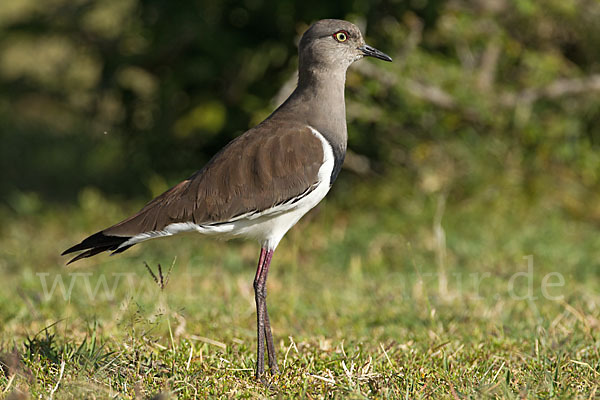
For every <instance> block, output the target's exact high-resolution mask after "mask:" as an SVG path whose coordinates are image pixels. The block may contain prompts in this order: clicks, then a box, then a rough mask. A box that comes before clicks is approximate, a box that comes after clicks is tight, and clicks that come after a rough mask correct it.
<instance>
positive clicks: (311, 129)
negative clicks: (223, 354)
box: [62, 19, 392, 381]
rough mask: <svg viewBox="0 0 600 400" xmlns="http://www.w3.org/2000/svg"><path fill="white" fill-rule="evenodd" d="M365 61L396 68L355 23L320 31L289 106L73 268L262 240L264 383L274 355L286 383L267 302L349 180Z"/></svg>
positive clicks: (260, 369)
mask: <svg viewBox="0 0 600 400" xmlns="http://www.w3.org/2000/svg"><path fill="white" fill-rule="evenodd" d="M364 57H374V58H377V59H380V60H384V61H392V59H391V57H390V56H388V55H387V54H385V53H383V52H381V51H380V50H377V49H376V48H374V47H371V46H369V45H367V44H366V43H365V40H364V39H363V35H362V34H361V32H360V30H359V28H358V27H357V26H356V25H354V24H352V23H350V22H348V21H344V20H338V19H323V20H319V21H317V22H315V23H313V24H312V25H311V26H310V27H309V28H308V29H307V30H306V31H305V32H304V34H303V35H302V37H301V39H300V42H299V46H298V82H297V85H296V88H295V90H294V91H293V92H292V94H291V95H290V96H289V97H288V98H287V100H285V101H284V102H283V103H282V104H281V105H280V106H279V107H278V108H277V109H276V110H275V111H273V113H272V114H270V115H269V116H268V117H267V118H266V119H265V120H264V121H262V122H261V123H260V124H258V125H257V126H255V127H253V128H251V129H249V130H248V131H246V132H245V133H243V134H241V135H240V136H238V137H237V138H235V139H233V140H232V141H231V142H229V144H227V145H226V146H225V147H224V148H223V149H221V150H220V151H219V152H218V153H217V154H216V155H215V156H214V157H212V158H211V159H210V161H209V162H208V163H207V164H206V165H205V166H204V167H203V168H202V169H200V170H199V171H197V172H195V173H194V174H192V175H191V176H190V177H189V178H187V179H185V180H184V181H182V182H180V183H179V184H177V185H175V186H174V187H172V188H170V189H169V190H167V191H166V192H164V193H163V194H161V195H159V196H158V197H156V198H154V199H153V200H151V201H150V202H149V203H147V204H146V205H145V206H144V207H143V208H142V209H141V210H140V211H139V212H137V213H136V214H134V215H132V216H131V217H129V218H127V219H125V220H123V221H121V222H119V223H117V224H115V225H113V226H110V227H108V228H106V229H103V230H101V231H99V232H97V233H95V234H93V235H91V236H89V237H87V238H86V239H84V240H83V241H82V242H81V243H79V244H77V245H75V246H73V247H70V248H69V249H67V250H65V251H64V252H63V253H62V255H66V254H70V253H75V252H80V253H79V254H78V255H77V256H75V257H74V258H73V259H71V260H70V261H69V262H68V263H67V264H70V263H72V262H74V261H77V260H80V259H82V258H86V257H91V256H94V255H96V254H99V253H102V252H105V251H110V252H112V254H117V253H121V252H123V251H125V250H127V249H129V248H130V247H132V246H134V245H136V244H138V243H140V242H143V241H146V240H149V239H153V238H158V237H164V236H172V235H175V234H178V233H182V232H198V233H201V234H205V235H209V236H216V237H220V238H225V239H228V238H234V237H242V238H249V239H255V240H258V242H259V244H260V246H261V250H260V256H259V259H258V265H257V269H256V275H255V278H254V283H253V287H254V294H255V302H256V319H257V323H256V326H257V359H256V371H255V376H256V378H257V379H258V380H261V381H264V376H265V345H266V349H267V359H268V365H269V369H270V371H271V374H277V373H279V368H278V365H277V359H276V354H275V347H274V345H273V335H272V332H271V325H270V321H269V314H268V312H267V302H266V297H267V287H266V282H267V275H268V272H269V268H270V265H271V260H272V257H273V253H274V251H275V249H276V248H277V246H278V244H279V242H280V240H281V239H282V238H283V236H284V235H285V234H286V232H287V231H288V230H289V229H290V228H292V226H294V225H295V224H296V223H297V222H298V220H300V218H301V217H302V216H303V215H305V214H306V213H307V212H308V211H309V210H310V209H312V208H313V207H315V206H316V205H317V204H318V203H319V202H320V201H321V200H322V199H323V198H324V197H325V195H326V194H327V192H329V190H330V188H331V186H332V185H333V183H334V181H335V180H336V178H337V177H338V174H339V173H340V170H341V168H342V164H343V162H344V157H345V154H346V148H347V135H348V134H347V126H346V106H345V99H344V91H345V82H346V71H347V69H348V67H349V66H350V65H351V64H352V63H353V62H355V61H358V60H360V59H362V58H364Z"/></svg>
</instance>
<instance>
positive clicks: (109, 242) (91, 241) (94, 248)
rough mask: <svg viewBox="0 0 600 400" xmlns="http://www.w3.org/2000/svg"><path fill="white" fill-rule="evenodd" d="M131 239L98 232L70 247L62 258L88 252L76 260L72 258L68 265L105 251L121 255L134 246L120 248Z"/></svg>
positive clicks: (62, 254)
mask: <svg viewBox="0 0 600 400" xmlns="http://www.w3.org/2000/svg"><path fill="white" fill-rule="evenodd" d="M129 239H131V237H128V236H109V235H105V234H104V233H102V231H100V232H97V233H95V234H93V235H91V236H89V237H87V238H86V239H84V240H83V241H81V243H79V244H76V245H75V246H72V247H69V248H68V249H67V250H65V251H63V252H62V253H61V256H64V255H67V254H70V253H75V252H77V251H82V250H86V251H84V252H83V253H81V254H78V255H77V256H75V257H74V258H72V259H71V260H70V261H69V262H67V265H69V264H71V263H73V262H75V261H78V260H81V259H82V258H87V257H92V256H95V255H96V254H98V253H102V252H104V251H111V250H112V251H113V253H120V252H122V251H125V250H127V249H128V248H130V247H131V246H133V245H129V246H123V247H120V246H121V245H122V244H123V243H125V242H126V241H128V240H129Z"/></svg>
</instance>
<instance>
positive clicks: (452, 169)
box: [0, 0, 600, 223]
mask: <svg viewBox="0 0 600 400" xmlns="http://www.w3.org/2000/svg"><path fill="white" fill-rule="evenodd" d="M323 17H331V18H345V19H349V20H351V21H353V22H355V23H357V24H358V25H359V26H360V27H361V28H362V29H363V31H364V33H365V35H366V37H367V40H368V42H369V43H370V44H372V45H373V46H375V47H377V48H380V49H382V50H383V51H385V52H387V53H389V54H390V55H391V56H392V57H393V58H394V63H392V64H387V63H380V62H373V61H371V60H369V61H363V62H361V63H357V64H355V65H354V66H353V67H352V68H351V70H350V71H349V73H348V85H347V102H348V106H347V109H348V120H349V124H348V125H349V136H350V138H349V148H350V150H351V154H350V156H349V159H348V162H347V164H346V169H347V170H349V171H351V172H350V173H344V174H342V176H341V181H342V182H348V181H351V180H357V179H358V180H360V181H364V178H365V177H370V178H375V179H384V180H385V182H387V183H389V186H390V189H389V190H392V191H393V190H395V189H394V187H396V186H395V183H397V182H399V181H401V182H404V183H405V184H408V185H411V186H415V187H418V188H420V190H422V191H424V192H425V193H437V192H440V193H445V194H447V195H448V196H449V198H450V199H452V200H454V201H458V200H461V199H465V198H468V197H469V196H472V195H473V194H474V193H475V192H482V191H486V190H492V189H493V187H496V185H498V184H500V182H501V183H502V184H503V185H506V186H502V187H503V188H504V189H507V190H508V189H510V190H518V191H525V192H527V193H528V194H530V195H532V196H536V195H542V196H550V197H551V198H552V199H554V200H555V201H556V205H557V206H558V207H560V208H562V209H564V210H566V211H567V212H569V213H574V214H577V215H579V216H581V217H584V218H586V219H588V218H589V219H590V220H594V221H596V223H598V222H600V202H599V199H600V197H599V196H598V193H599V192H600V185H599V174H600V151H599V148H600V132H599V130H600V126H599V121H600V57H599V56H598V49H599V48H600V25H598V24H597V21H598V19H599V18H600V4H599V3H598V2H597V1H595V0H545V1H543V2H539V1H534V0H511V1H509V0H480V1H460V0H451V1H442V0H412V1H393V0H378V1H366V0H355V1H349V2H339V4H335V5H332V4H325V3H323V2H317V1H314V2H311V1H309V2H304V3H302V4H301V5H300V4H299V3H297V2H293V1H275V0H273V1H271V0H246V1H241V2H223V1H211V0H206V1H202V0H198V1H180V2H168V1H158V0H155V1H139V0H76V1H73V0H52V1H44V2H40V1H36V0H10V1H3V2H2V3H1V4H0V135H1V136H0V140H1V143H2V146H1V147H0V187H1V189H0V201H1V204H2V207H3V208H4V212H22V211H26V210H23V208H27V207H34V208H35V204H36V203H37V202H42V203H47V202H58V204H72V203H76V202H77V201H78V197H77V196H78V194H79V193H80V192H81V190H82V189H84V188H90V187H91V188H96V189H98V191H99V192H101V193H102V194H104V195H106V196H109V197H110V198H122V199H133V198H136V199H139V200H146V199H149V198H150V196H152V195H156V194H158V193H159V192H161V191H163V190H164V189H166V188H168V187H169V186H170V185H171V184H173V183H175V182H178V181H179V180H180V179H182V178H184V177H186V176H187V175H188V174H190V173H191V172H193V171H195V170H197V169H199V168H201V167H202V166H203V164H204V163H205V162H206V161H207V160H208V159H209V157H210V156H212V155H213V154H214V153H215V152H216V151H217V150H218V149H219V148H221V147H222V146H223V145H224V144H226V143H227V142H228V141H230V140H231V139H232V138H234V137H236V136H237V135H239V134H240V133H242V132H244V131H245V130H246V129H248V128H250V127H252V126H253V125H254V124H256V123H258V122H260V121H261V120H262V119H263V118H264V117H265V116H267V115H268V114H269V113H270V112H271V111H272V110H273V109H274V107H275V106H276V105H277V104H278V103H280V102H281V101H282V100H283V99H285V97H286V96H287V94H288V93H289V92H291V90H292V89H293V87H294V84H295V77H294V74H295V69H296V66H297V42H298V40H299V37H300V36H301V34H302V33H303V31H304V30H305V29H306V28H307V26H308V25H310V23H311V22H313V21H315V20H317V19H321V18H323ZM361 184H364V183H361ZM340 186H344V185H343V184H342V185H340ZM351 186H352V187H355V183H353V184H352V185H351ZM397 188H398V189H400V185H399V186H397ZM347 194H348V193H347V192H345V191H344V189H343V187H342V188H335V189H334V191H333V196H337V197H340V196H341V197H344V196H346V195H347ZM497 194H498V195H501V194H502V191H500V192H498V193H497ZM397 195H398V196H403V193H402V192H401V191H400V190H398V193H397ZM7 210H8V211H7ZM30 211H34V210H30Z"/></svg>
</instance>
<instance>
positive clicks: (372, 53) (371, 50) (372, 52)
mask: <svg viewBox="0 0 600 400" xmlns="http://www.w3.org/2000/svg"><path fill="white" fill-rule="evenodd" d="M358 49H359V50H360V51H362V52H363V54H364V55H365V56H368V57H375V58H379V59H380V60H383V61H392V57H390V56H388V55H387V54H385V53H384V52H382V51H379V50H377V49H376V48H375V47H371V46H369V45H368V44H365V45H364V46H360V47H359V48H358Z"/></svg>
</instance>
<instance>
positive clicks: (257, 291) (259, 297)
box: [254, 247, 267, 379]
mask: <svg viewBox="0 0 600 400" xmlns="http://www.w3.org/2000/svg"><path fill="white" fill-rule="evenodd" d="M266 255H267V249H265V248H264V247H263V248H261V249H260V258H259V259H258V266H257V267H256V276H255V277H254V299H255V300H256V336H257V345H258V347H257V353H258V354H257V356H256V379H262V376H263V374H264V373H265V340H264V339H265V323H264V317H263V314H264V307H263V304H264V303H265V302H266V293H265V288H264V282H262V273H263V264H264V262H265V258H266V257H265V256H266Z"/></svg>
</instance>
